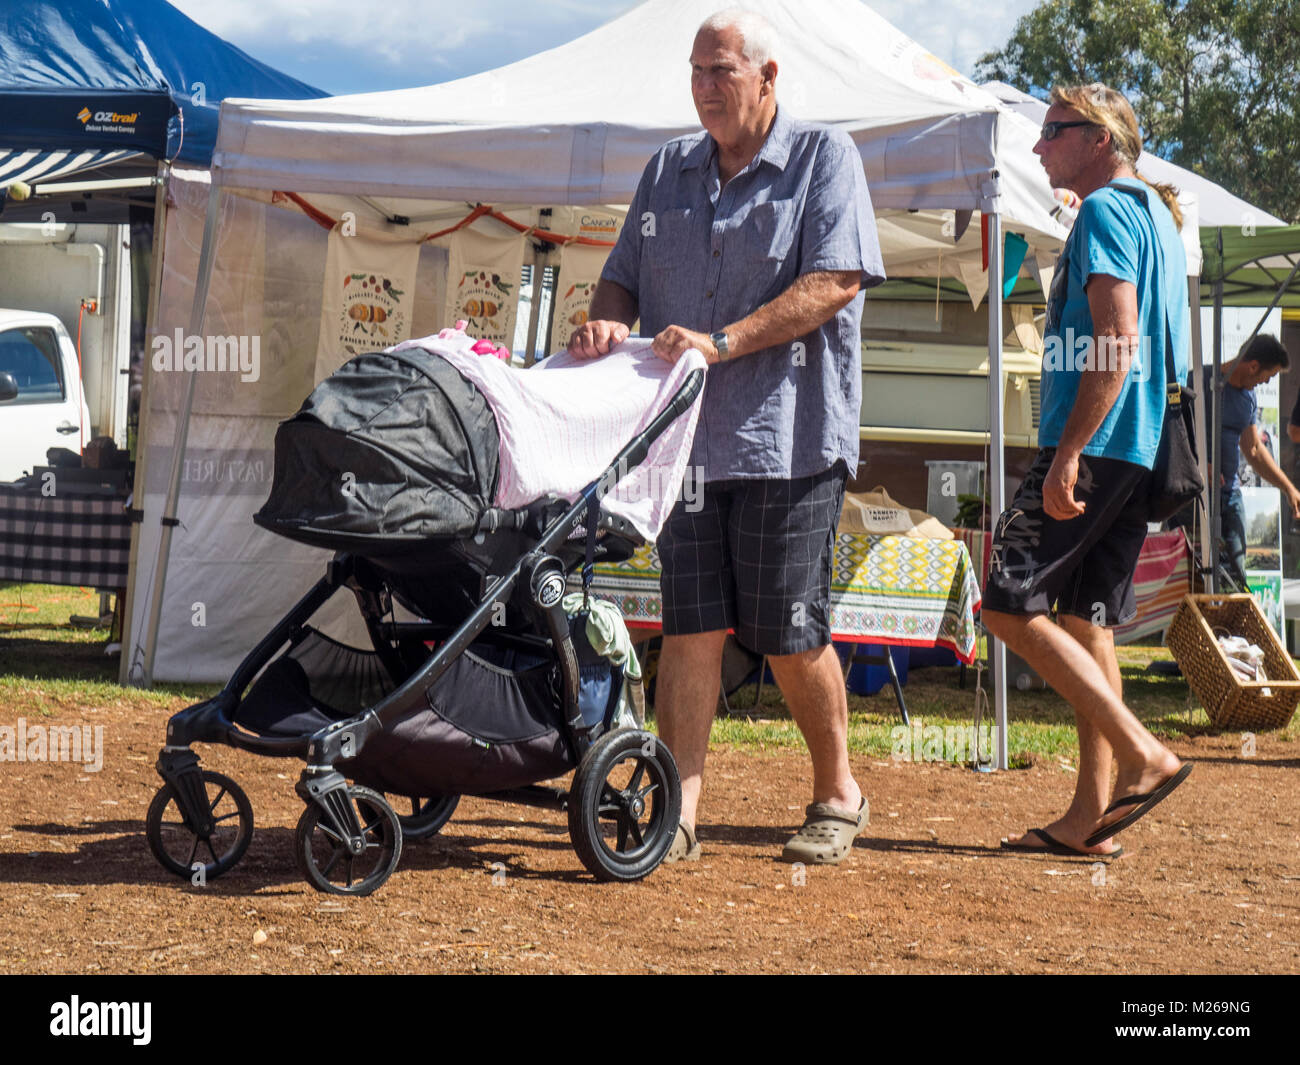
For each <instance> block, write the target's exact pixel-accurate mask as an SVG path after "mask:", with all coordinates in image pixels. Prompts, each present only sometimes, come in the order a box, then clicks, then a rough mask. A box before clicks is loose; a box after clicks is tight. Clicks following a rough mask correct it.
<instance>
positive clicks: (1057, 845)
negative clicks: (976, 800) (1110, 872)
mask: <svg viewBox="0 0 1300 1065" xmlns="http://www.w3.org/2000/svg"><path fill="white" fill-rule="evenodd" d="M1025 836H1037V837H1038V838H1039V839H1041V840H1042V841H1043V843H1044V844H1045V846H1042V847H1031V846H1029V845H1028V844H1026V843H1025V842H1024V838H1025ZM1025 836H1022V837H1021V840H1020V842H1018V843H1012V842H1011V841H1010V840H1009V839H1004V840H1003V841H1002V849H1003V850H1004V851H1018V852H1019V853H1021V854H1052V855H1055V856H1057V857H1060V858H1091V859H1092V860H1093V861H1108V860H1110V859H1111V858H1118V857H1119V856H1120V855H1121V854H1123V853H1124V848H1123V847H1116V848H1115V849H1114V850H1113V851H1111V852H1110V853H1109V854H1095V853H1092V852H1090V851H1081V850H1076V849H1075V848H1074V847H1071V846H1070V845H1069V844H1068V843H1062V842H1061V841H1060V840H1059V839H1057V838H1056V837H1055V836H1053V835H1052V834H1051V833H1050V832H1048V831H1047V829H1045V828H1031V829H1030V830H1029V831H1028V832H1026V833H1025Z"/></svg>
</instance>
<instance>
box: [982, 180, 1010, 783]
mask: <svg viewBox="0 0 1300 1065" xmlns="http://www.w3.org/2000/svg"><path fill="white" fill-rule="evenodd" d="M984 188H985V203H986V205H987V206H986V208H985V209H986V211H987V214H986V215H985V217H986V218H987V219H988V223H989V292H988V302H989V507H990V512H991V513H992V514H993V516H994V517H993V520H994V521H997V517H998V515H1000V514H1001V513H1002V511H1003V510H1004V509H1005V508H1006V500H1005V499H1004V498H1003V496H1004V494H1005V492H1004V487H1005V483H1006V459H1005V456H1004V455H1003V448H1004V446H1005V444H1006V437H1005V431H1004V427H1003V423H1002V408H1003V404H1004V402H1005V395H1006V383H1005V381H1004V380H1003V374H1002V215H1001V213H1000V210H999V208H1000V207H1001V195H1000V194H1001V183H1000V182H999V180H998V174H997V171H996V170H995V171H993V173H992V178H991V180H990V181H989V182H988V183H987V184H986V185H985V186H984ZM992 533H993V530H991V529H990V530H989V534H990V535H992ZM988 640H989V668H990V669H991V670H992V672H993V720H994V724H995V725H996V726H997V733H998V737H997V754H996V756H995V758H996V761H995V763H994V764H995V768H997V769H1006V768H1008V766H1009V760H1008V758H1007V649H1006V647H1005V646H1004V645H1003V643H1002V641H1001V640H997V639H994V638H993V636H991V635H990V636H989V638H988Z"/></svg>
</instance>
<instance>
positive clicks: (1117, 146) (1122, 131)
mask: <svg viewBox="0 0 1300 1065" xmlns="http://www.w3.org/2000/svg"><path fill="white" fill-rule="evenodd" d="M1052 103H1054V104H1056V105H1058V106H1059V107H1068V108H1070V109H1071V110H1073V111H1078V112H1079V114H1081V115H1082V116H1083V117H1084V118H1085V119H1087V120H1088V121H1089V122H1095V123H1096V124H1097V125H1098V126H1100V127H1101V128H1102V129H1105V130H1107V131H1109V133H1110V143H1111V148H1112V150H1113V151H1114V153H1115V157H1116V158H1117V159H1120V160H1122V161H1123V162H1125V163H1127V164H1128V165H1129V167H1130V168H1132V170H1133V173H1135V174H1137V176H1138V177H1139V178H1141V179H1142V180H1143V181H1145V182H1146V183H1147V184H1148V185H1149V186H1151V188H1153V189H1155V190H1156V192H1158V193H1159V194H1160V199H1162V200H1163V201H1164V204H1165V206H1166V207H1168V208H1169V213H1170V214H1171V215H1173V216H1174V225H1175V226H1176V227H1177V228H1179V229H1182V228H1183V212H1182V210H1181V209H1180V208H1179V206H1178V190H1177V189H1176V188H1174V186H1173V185H1170V184H1169V183H1167V182H1161V183H1160V184H1157V183H1156V182H1154V181H1149V180H1148V179H1147V178H1145V177H1143V176H1142V175H1141V174H1139V173H1138V169H1137V161H1138V156H1139V155H1141V154H1142V134H1141V132H1140V131H1139V130H1138V122H1137V116H1136V115H1135V114H1134V113H1133V108H1132V107H1131V106H1129V102H1128V100H1126V99H1125V98H1124V95H1123V93H1119V92H1116V91H1115V90H1114V89H1112V88H1110V87H1109V86H1106V85H1103V84H1102V83H1101V82H1099V81H1094V82H1093V83H1092V84H1090V85H1057V86H1056V87H1055V88H1053V89H1052Z"/></svg>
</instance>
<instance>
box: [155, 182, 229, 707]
mask: <svg viewBox="0 0 1300 1065" xmlns="http://www.w3.org/2000/svg"><path fill="white" fill-rule="evenodd" d="M224 195H225V193H224V192H223V190H222V189H221V188H219V187H218V186H217V185H215V184H214V185H213V186H212V191H211V192H210V193H209V194H208V211H207V215H206V216H205V217H204V220H203V250H202V251H201V252H200V253H199V270H198V278H197V279H196V281H195V287H194V304H193V306H192V307H191V308H190V329H189V335H190V336H192V337H193V336H202V334H203V315H204V313H205V311H206V310H207V303H208V286H209V285H210V283H211V281H212V261H213V259H215V258H216V250H217V249H216V243H217V240H216V237H217V219H218V218H219V217H220V214H221V203H222V198H223V197H224ZM197 380H198V375H197V374H196V373H194V372H193V371H190V372H188V373H186V375H185V400H184V402H183V403H182V404H181V409H180V411H179V412H178V413H177V415H176V437H175V440H174V442H173V444H172V468H171V475H170V477H169V479H168V482H167V500H166V502H165V503H164V504H163V515H162V535H161V537H160V539H159V542H158V560H157V562H156V563H155V565H154V579H153V597H152V599H151V600H150V603H149V626H148V628H147V629H146V631H145V647H144V685H145V686H146V687H152V686H153V668H154V656H155V655H156V653H157V650H158V626H159V624H160V622H161V620H162V607H163V589H164V588H165V586H166V583H167V562H168V559H169V557H170V555H171V546H172V529H173V528H175V526H176V510H177V506H178V504H179V502H180V494H181V471H182V470H183V469H184V468H185V445H186V441H187V438H188V437H189V431H190V412H191V411H192V410H193V409H194V389H195V385H196V382H197Z"/></svg>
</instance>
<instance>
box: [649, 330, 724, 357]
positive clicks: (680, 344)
mask: <svg viewBox="0 0 1300 1065" xmlns="http://www.w3.org/2000/svg"><path fill="white" fill-rule="evenodd" d="M692 348H694V349H695V350H696V351H698V352H699V353H700V354H701V355H703V356H704V361H705V362H707V363H709V365H712V364H713V363H715V362H722V361H723V360H722V354H721V352H719V351H718V348H717V345H716V344H714V343H713V341H712V340H711V339H710V338H709V335H708V334H707V333H696V332H693V331H692V330H690V329H686V328H684V327H682V326H680V325H670V326H669V327H668V328H667V329H665V330H664V331H663V332H662V333H659V334H658V335H657V336H656V337H655V340H654V344H653V345H651V349H650V350H651V351H653V352H654V353H655V354H656V355H658V356H659V358H661V359H663V360H664V362H671V363H676V362H677V360H678V359H680V358H681V357H682V356H683V355H685V354H686V353H687V352H688V351H690V350H691V349H692Z"/></svg>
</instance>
